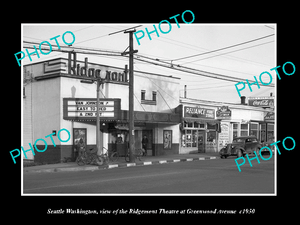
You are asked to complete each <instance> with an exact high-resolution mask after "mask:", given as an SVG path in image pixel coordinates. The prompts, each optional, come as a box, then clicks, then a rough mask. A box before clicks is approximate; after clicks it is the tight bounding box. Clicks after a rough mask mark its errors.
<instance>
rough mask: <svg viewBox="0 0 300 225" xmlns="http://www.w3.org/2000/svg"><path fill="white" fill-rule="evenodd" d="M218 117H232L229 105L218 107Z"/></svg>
mask: <svg viewBox="0 0 300 225" xmlns="http://www.w3.org/2000/svg"><path fill="white" fill-rule="evenodd" d="M216 116H217V119H230V118H231V110H230V109H229V108H228V106H221V107H218V109H217V112H216Z"/></svg>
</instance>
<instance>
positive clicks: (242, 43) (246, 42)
mask: <svg viewBox="0 0 300 225" xmlns="http://www.w3.org/2000/svg"><path fill="white" fill-rule="evenodd" d="M274 35H275V34H270V35H266V36H263V37H260V38H255V39H252V40H249V41H245V42H241V43H238V44H235V45H230V46H227V47H223V48H219V49H216V50H212V51H208V52H203V53H200V54H196V55H191V56H185V57H181V58H178V59H173V60H172V61H179V60H182V59H187V58H192V57H196V56H200V55H206V54H209V53H213V52H217V51H221V50H224V49H228V48H233V47H236V46H240V45H244V44H248V43H251V42H254V41H258V40H261V39H264V38H268V37H271V36H274Z"/></svg>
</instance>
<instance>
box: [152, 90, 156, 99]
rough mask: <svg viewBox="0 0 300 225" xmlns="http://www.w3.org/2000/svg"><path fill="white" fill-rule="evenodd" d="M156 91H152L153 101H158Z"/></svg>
mask: <svg viewBox="0 0 300 225" xmlns="http://www.w3.org/2000/svg"><path fill="white" fill-rule="evenodd" d="M156 94H157V93H156V91H152V101H156Z"/></svg>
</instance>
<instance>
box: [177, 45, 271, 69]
mask: <svg viewBox="0 0 300 225" xmlns="http://www.w3.org/2000/svg"><path fill="white" fill-rule="evenodd" d="M271 42H274V41H268V42H265V43H262V44H257V45H252V46H249V47H246V48H240V49H237V50H234V51H231V52H225V53H221V54H218V55H213V56H209V57H206V58H202V59H197V60H194V61H190V62H184V63H181V65H183V64H187V63H192V62H197V61H201V60H204V59H209V58H214V57H217V56H221V55H226V54H229V53H232V52H238V51H242V50H245V49H248V48H254V47H257V46H260V45H265V44H269V43H271Z"/></svg>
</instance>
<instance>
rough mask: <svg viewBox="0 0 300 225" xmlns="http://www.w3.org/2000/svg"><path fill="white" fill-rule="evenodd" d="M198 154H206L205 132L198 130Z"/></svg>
mask: <svg viewBox="0 0 300 225" xmlns="http://www.w3.org/2000/svg"><path fill="white" fill-rule="evenodd" d="M198 152H199V153H204V152H205V130H198Z"/></svg>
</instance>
